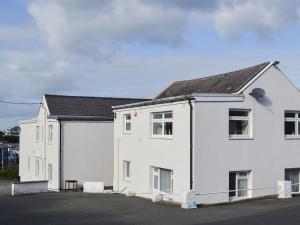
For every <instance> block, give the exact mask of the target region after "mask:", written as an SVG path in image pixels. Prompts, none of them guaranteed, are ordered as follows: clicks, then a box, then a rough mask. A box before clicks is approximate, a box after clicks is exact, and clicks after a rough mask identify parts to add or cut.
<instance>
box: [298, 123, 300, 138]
mask: <svg viewBox="0 0 300 225" xmlns="http://www.w3.org/2000/svg"><path fill="white" fill-rule="evenodd" d="M298 135H300V122H298Z"/></svg>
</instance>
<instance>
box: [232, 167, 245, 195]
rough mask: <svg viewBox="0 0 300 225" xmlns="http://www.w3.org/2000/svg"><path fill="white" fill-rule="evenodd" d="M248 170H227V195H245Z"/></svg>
mask: <svg viewBox="0 0 300 225" xmlns="http://www.w3.org/2000/svg"><path fill="white" fill-rule="evenodd" d="M249 173H250V172H249V171H237V172H229V197H230V198H235V197H247V196H248V190H247V189H248V184H249Z"/></svg>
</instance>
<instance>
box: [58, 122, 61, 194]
mask: <svg viewBox="0 0 300 225" xmlns="http://www.w3.org/2000/svg"><path fill="white" fill-rule="evenodd" d="M58 122H59V160H58V161H59V163H58V165H59V175H58V176H59V178H58V189H59V191H60V190H61V189H62V188H61V184H62V168H61V167H62V138H61V137H62V125H61V120H58Z"/></svg>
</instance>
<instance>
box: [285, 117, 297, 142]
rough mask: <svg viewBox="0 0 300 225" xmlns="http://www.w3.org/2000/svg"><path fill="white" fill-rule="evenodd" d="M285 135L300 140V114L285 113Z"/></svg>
mask: <svg viewBox="0 0 300 225" xmlns="http://www.w3.org/2000/svg"><path fill="white" fill-rule="evenodd" d="M284 134H285V135H286V136H292V137H299V138H300V112H291V111H286V112H285V113H284Z"/></svg>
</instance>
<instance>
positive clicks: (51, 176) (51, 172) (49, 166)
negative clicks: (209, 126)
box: [48, 163, 53, 182]
mask: <svg viewBox="0 0 300 225" xmlns="http://www.w3.org/2000/svg"><path fill="white" fill-rule="evenodd" d="M48 180H49V181H50V182H51V181H52V180H53V166H52V164H50V163H48Z"/></svg>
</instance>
